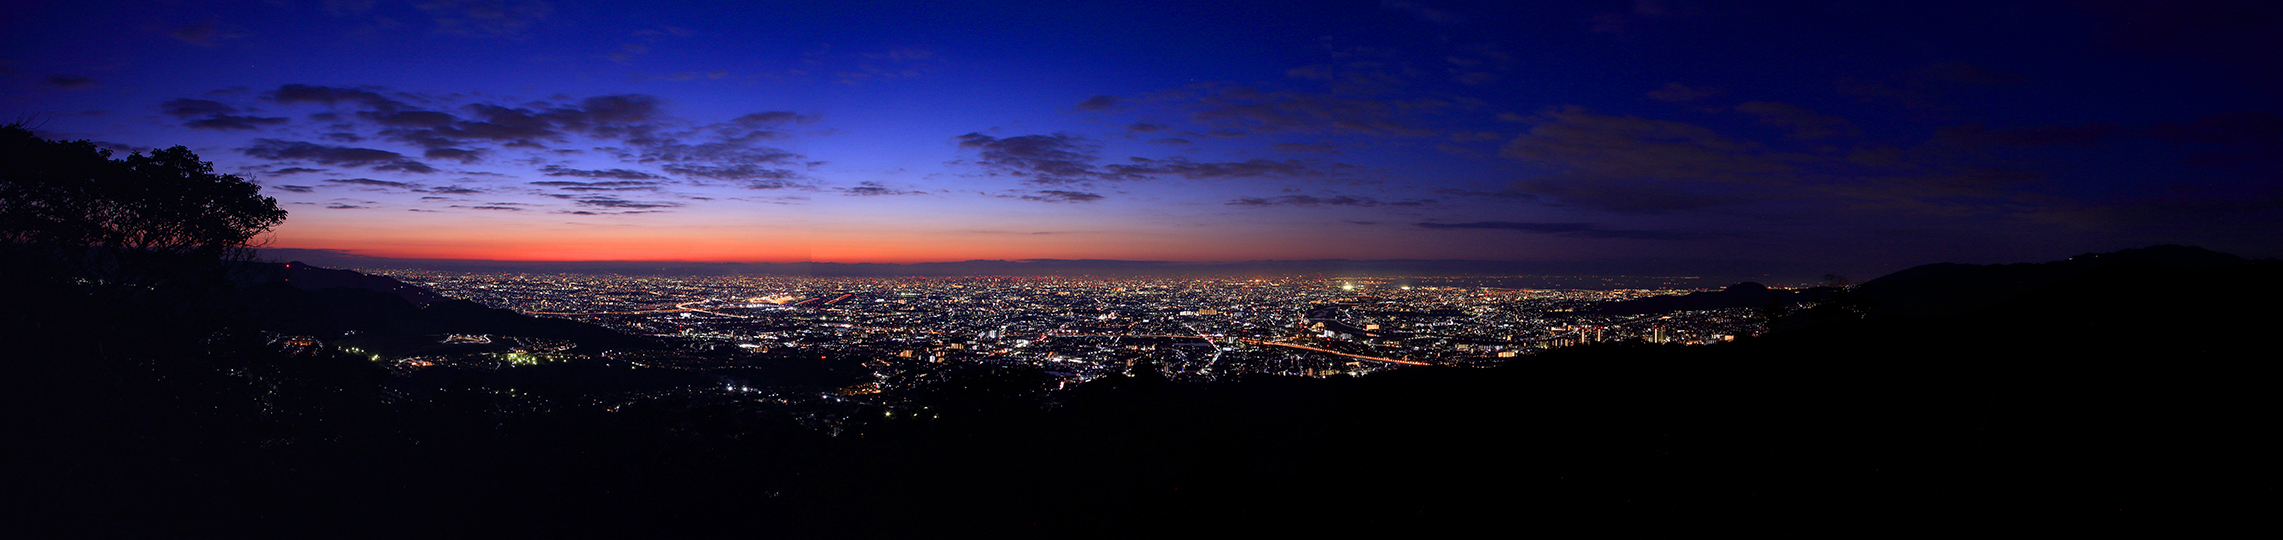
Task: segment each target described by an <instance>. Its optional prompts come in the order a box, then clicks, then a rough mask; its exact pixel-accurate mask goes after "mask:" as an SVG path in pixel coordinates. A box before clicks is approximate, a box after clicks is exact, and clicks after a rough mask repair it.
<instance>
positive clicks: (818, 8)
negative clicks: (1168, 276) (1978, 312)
mask: <svg viewBox="0 0 2283 540" xmlns="http://www.w3.org/2000/svg"><path fill="white" fill-rule="evenodd" d="M0 9H4V10H5V13H6V16H5V17H0V30H4V32H5V36H6V37H5V38H0V39H5V40H6V41H5V43H6V45H5V49H4V50H0V88H4V89H5V98H0V119H26V120H27V121H28V122H29V123H30V125H32V126H36V127H37V129H36V131H37V132H38V133H40V134H41V135H42V136H44V137H48V138H55V139H88V140H92V141H96V142H98V143H100V144H103V145H105V146H106V147H110V148H113V149H115V151H117V152H119V153H121V154H124V153H127V152H132V151H136V150H148V149H150V148H152V147H165V146H174V145H184V146H188V147H190V148H191V149H192V150H193V151H196V152H197V153H198V154H199V155H200V156H202V157H204V158H205V159H208V160H211V161H213V162H215V164H216V167H217V169H218V170H220V171H222V172H227V173H233V174H238V175H240V176H242V177H244V178H247V179H249V180H252V181H255V182H257V183H259V184H261V185H263V186H264V190H263V192H264V193H265V194H267V195H269V196H273V197H276V198H277V199H278V201H279V202H280V204H281V206H283V207H284V208H286V209H287V210H288V211H290V212H291V215H290V217H289V218H288V219H287V221H286V222H285V224H284V225H282V226H280V227H279V228H278V229H277V230H276V231H275V234H274V237H273V238H272V239H271V240H272V242H273V243H272V244H271V245H272V246H273V247H284V248H306V249H332V250H344V251H347V252H350V253H355V254H361V255H370V256H380V257H401V258H454V259H506V260H682V261H771V262H788V261H826V262H922V261H958V260H968V259H1035V258H1052V259H1128V260H1160V261H1244V260H1281V259H1469V260H1511V261H1559V260H1652V259H1653V260H1679V261H1687V260H1704V261H1729V262H1737V261H1742V262H1747V263H1750V262H1766V263H1769V264H1794V265H1796V264H1818V265H1824V266H1826V267H1829V268H1833V269H1835V270H1842V271H1852V272H1857V273H1859V274H1867V275H1876V274H1879V273H1883V272H1886V271H1892V270H1895V269H1900V268H1903V267H1907V266H1911V265H1916V264H1921V263H1929V262H1942V261H1952V262H1971V263H1991V262H2027V261H2044V260H2051V259H2056V258H2060V257H2066V256H2069V255H2073V254H2077V253H2081V252H2088V251H2111V250H2116V249H2122V248H2130V247H2140V246H2146V245H2150V244H2159V243H2179V244H2194V245H2202V246H2204V247H2207V248H2211V249H2216V250H2221V251H2228V252H2233V253H2237V254H2240V255H2245V256H2252V257H2274V256H2279V255H2283V235H2279V234H2277V233H2276V232H2275V231H2276V230H2278V224H2279V223H2283V219H2279V218H2283V114H2278V113H2279V111H2283V107H2279V103H2278V101H2279V100H2283V85H2279V84H2278V83H2283V60H2279V59H2278V56H2279V55H2276V54H2275V53H2274V52H2273V51H2277V50H2283V31H2279V28H2278V21H2279V20H2283V17H2279V15H2283V12H2279V11H2278V10H2277V9H2276V8H2272V7H2265V5H2264V4H2263V3H2249V2H2246V3H2233V4H2231V3H2196V5H2192V6H2191V5H2173V4H2171V3H2142V2H2003V1H2000V2H1964V3H1955V4H1941V3H1925V2H1828V1H1827V2H1798V3H1791V2H1687V1H1608V2H1443V1H1432V0H1418V1H1379V0H1367V1H1344V2H1342V1H1331V2H1245V1H1231V0H1218V1H1207V2H1166V1H1152V2H1116V3H1093V2H990V3H973V4H970V3H963V2H941V1H929V2H753V3H746V2H735V3H732V2H665V1H652V2H624V3H617V2H612V3H584V2H543V1H537V0H506V1H456V0H433V1H390V0H363V1H356V0H335V1H270V2H220V3H217V2H10V3H8V6H7V7H5V8H0Z"/></svg>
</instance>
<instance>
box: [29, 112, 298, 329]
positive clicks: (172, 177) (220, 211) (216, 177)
mask: <svg viewBox="0 0 2283 540" xmlns="http://www.w3.org/2000/svg"><path fill="white" fill-rule="evenodd" d="M260 191H261V188H260V186H256V185H254V184H252V183H250V182H247V181H245V180H244V179H242V178H239V177H237V176H235V175H228V174H216V173H215V172H214V165H213V164H212V163H208V162H205V161H200V160H199V159H198V155H197V154H194V153H191V151H190V150H189V149H187V148H184V147H181V146H176V147H174V148H168V149H164V150H152V151H151V152H150V154H149V155H144V154H143V153H140V152H137V153H134V154H131V155H128V156H127V157H125V158H123V159H113V158H112V157H111V152H110V151H109V150H105V149H102V148H100V147H97V146H96V145H95V144H94V143H92V142H88V141H84V140H82V141H51V140H47V139H42V138H40V137H38V136H37V135H35V134H33V133H32V131H31V130H30V129H27V128H26V127H25V126H24V124H23V123H21V122H18V123H15V124H9V125H0V259H4V260H5V262H0V281H4V282H7V283H9V284H11V285H15V286H20V287H24V288H25V289H26V290H32V289H38V292H37V293H35V294H33V295H31V296H32V297H30V298H18V299H17V300H19V301H25V302H43V303H45V304H47V305H44V306H41V307H42V308H43V311H46V312H50V313H52V312H53V311H54V310H56V309H63V308H66V307H69V308H71V309H78V310H89V309H93V310H98V311H100V310H104V309H105V307H104V306H109V307H111V308H112V309H135V310H139V311H141V312H142V313H143V314H144V315H146V316H150V317H164V316H184V315H187V313H183V312H182V310H183V309H184V308H185V307H186V306H191V305H193V304H195V303H197V302H200V301H204V300H209V298H205V297H204V296H205V293H206V292H211V291H212V290H213V289H215V288H216V287H217V286H224V285H227V281H226V280H225V279H224V278H225V277H227V274H226V273H225V272H226V271H227V270H228V269H229V268H230V265H229V264H227V263H230V262H232V261H237V260H243V259H246V258H248V257H249V256H250V255H251V253H252V248H253V247H254V246H255V245H256V244H258V242H257V241H256V239H257V238H258V237H259V236H260V235H261V234H262V233H264V232H267V231H269V230H270V228H271V227H275V226H277V224H278V223H280V222H283V221H284V220H285V215H286V212H285V211H284V210H281V209H279V208H278V207H277V200H276V199H272V198H269V197H264V196H262V195H261V192H260ZM67 303H72V304H76V305H74V306H65V305H63V304H67Z"/></svg>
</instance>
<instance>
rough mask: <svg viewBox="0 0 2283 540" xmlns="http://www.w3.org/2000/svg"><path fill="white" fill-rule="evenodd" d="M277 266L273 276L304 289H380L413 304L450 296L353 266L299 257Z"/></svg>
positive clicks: (432, 302)
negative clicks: (324, 264) (312, 262)
mask: <svg viewBox="0 0 2283 540" xmlns="http://www.w3.org/2000/svg"><path fill="white" fill-rule="evenodd" d="M277 268H279V269H280V272H278V273H277V279H279V280H283V281H285V282H286V283H290V284H292V285H293V286H294V288H298V289H301V290H305V291H314V290H320V289H331V288H351V289H365V290H371V291H380V292H385V293H390V294H395V295H396V296H397V297H399V298H403V299H404V300H405V301H407V302H411V303H412V304H413V305H417V306H425V305H428V304H434V303H437V302H444V301H448V300H451V299H450V298H446V297H445V296H444V295H441V294H436V291H431V290H428V288H427V287H420V286H416V285H411V284H408V283H405V282H402V281H397V279H396V278H392V277H388V276H375V275H371V274H365V273H362V272H357V271H354V270H335V269H331V268H319V267H316V266H310V265H309V264H308V263H304V262H301V261H294V262H289V263H285V264H283V265H277Z"/></svg>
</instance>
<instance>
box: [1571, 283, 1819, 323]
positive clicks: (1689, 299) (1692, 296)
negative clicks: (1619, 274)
mask: <svg viewBox="0 0 2283 540" xmlns="http://www.w3.org/2000/svg"><path fill="white" fill-rule="evenodd" d="M1831 291H1832V289H1830V288H1827V287H1818V288H1813V289H1803V290H1778V289H1770V288H1768V286H1766V285H1761V284H1759V283H1756V282H1751V281H1746V282H1743V283H1737V284H1735V285H1729V286H1728V287H1727V288H1724V289H1721V290H1719V291H1712V292H1695V293H1689V294H1684V295H1680V296H1658V297H1651V298H1642V299H1637V300H1626V301H1622V302H1609V303H1605V304H1601V305H1600V306H1598V307H1596V308H1595V310H1596V311H1599V312H1602V313H1608V314H1612V315H1644V314H1650V313H1670V312H1674V311H1694V310H1705V309H1726V308H1756V307H1761V306H1766V305H1769V304H1791V303H1795V302H1812V301H1817V300H1821V299H1823V298H1824V297H1826V296H1828V295H1829V294H1830V292H1831Z"/></svg>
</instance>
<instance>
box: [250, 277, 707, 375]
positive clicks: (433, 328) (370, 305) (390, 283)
mask: <svg viewBox="0 0 2283 540" xmlns="http://www.w3.org/2000/svg"><path fill="white" fill-rule="evenodd" d="M271 275H272V276H275V277H276V280H275V281H270V282H268V283H265V284H262V285H257V286H254V287H251V288H249V289H248V290H247V293H246V296H247V297H248V299H249V301H250V302H251V303H252V304H253V305H255V306H258V307H257V308H255V310H254V311H255V312H256V313H258V314H259V316H260V319H259V321H260V322H259V323H258V324H259V325H260V327H261V328H262V329H264V330H270V331H275V332H281V333H287V334H306V335H317V336H327V337H337V336H342V335H344V334H347V333H350V332H356V333H358V334H360V337H359V339H358V341H360V342H363V343H365V344H367V345H368V346H366V347H365V348H367V349H372V350H374V352H377V353H382V354H388V355H392V356H401V355H409V354H416V353H419V352H421V351H423V350H425V349H432V348H435V347H434V346H435V345H436V344H437V342H438V341H439V340H440V338H441V337H442V334H446V333H465V334H498V335H505V336H516V337H528V338H540V339H560V340H568V341H573V342H577V343H578V344H579V345H580V346H581V347H584V348H587V349H589V350H586V351H583V352H588V353H594V352H601V351H604V350H613V349H617V350H651V349H659V348H661V347H663V344H661V343H659V342H657V341H656V340H652V339H649V338H644V337H640V336H630V335H627V334H623V333H620V332H618V331H615V330H611V329H608V328H603V327H600V326H596V325H592V324H587V323H582V322H577V321H568V320H562V319H551V318H542V317H532V316H528V315H524V314H521V313H516V312H515V311H513V310H506V309H496V308H490V307H485V306H483V305H482V304H477V303H475V302H470V301H466V300H452V299H448V298H446V297H444V296H443V295H440V294H437V293H436V292H435V291H430V290H428V289H427V288H424V287H420V286H417V285H411V284H407V283H404V282H401V281H397V280H395V279H393V278H389V277H386V276H374V275H368V274H364V273H360V272H355V271H351V270H336V269H328V268H318V267H313V266H308V265H306V264H303V263H299V262H295V263H288V264H284V265H275V266H274V268H273V273H272V274H271Z"/></svg>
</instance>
